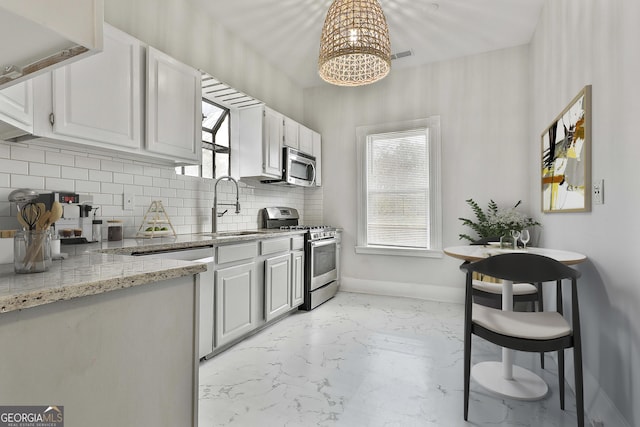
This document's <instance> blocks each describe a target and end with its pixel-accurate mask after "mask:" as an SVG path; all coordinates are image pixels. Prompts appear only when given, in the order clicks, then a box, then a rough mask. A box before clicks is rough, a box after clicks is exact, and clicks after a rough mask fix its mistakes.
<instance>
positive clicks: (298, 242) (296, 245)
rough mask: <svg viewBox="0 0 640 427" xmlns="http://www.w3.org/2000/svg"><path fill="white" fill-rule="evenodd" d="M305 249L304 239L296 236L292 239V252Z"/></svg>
mask: <svg viewBox="0 0 640 427" xmlns="http://www.w3.org/2000/svg"><path fill="white" fill-rule="evenodd" d="M297 249H304V237H302V236H296V237H292V238H291V250H292V251H295V250H297Z"/></svg>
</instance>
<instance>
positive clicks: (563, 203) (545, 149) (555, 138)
mask: <svg viewBox="0 0 640 427" xmlns="http://www.w3.org/2000/svg"><path fill="white" fill-rule="evenodd" d="M590 153H591V86H585V87H584V88H583V89H582V90H581V91H580V93H579V94H578V95H577V96H576V97H575V98H574V99H573V100H572V101H571V103H569V106H567V108H565V109H564V110H563V111H562V112H561V113H560V115H559V116H558V117H557V118H556V119H555V120H554V121H553V123H551V125H550V126H549V127H548V128H547V129H545V131H544V132H543V133H542V211H543V212H588V211H590V210H591V191H590V189H591V155H590Z"/></svg>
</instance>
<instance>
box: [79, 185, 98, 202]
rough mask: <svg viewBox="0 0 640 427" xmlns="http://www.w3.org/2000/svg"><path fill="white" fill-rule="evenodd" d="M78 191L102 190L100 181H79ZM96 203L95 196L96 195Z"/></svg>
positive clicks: (95, 191) (85, 192)
mask: <svg viewBox="0 0 640 427" xmlns="http://www.w3.org/2000/svg"><path fill="white" fill-rule="evenodd" d="M76 192H78V193H82V194H95V193H99V192H100V183H99V182H94V181H77V180H76ZM94 203H95V196H94Z"/></svg>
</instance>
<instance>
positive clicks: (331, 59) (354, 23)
mask: <svg viewBox="0 0 640 427" xmlns="http://www.w3.org/2000/svg"><path fill="white" fill-rule="evenodd" d="M389 70H391V42H390V41H389V27H388V26H387V20H386V19H385V17H384V13H383V12H382V8H381V7H380V4H379V3H378V1H377V0H334V2H333V3H332V4H331V6H330V7H329V11H328V12H327V17H326V18H325V21H324V26H323V27H322V37H321V39H320V58H319V60H318V73H319V74H320V77H322V79H323V80H325V81H327V82H329V83H332V84H335V85H338V86H361V85H366V84H369V83H373V82H376V81H378V80H380V79H382V78H384V77H385V76H386V75H387V74H389Z"/></svg>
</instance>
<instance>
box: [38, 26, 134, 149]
mask: <svg viewBox="0 0 640 427" xmlns="http://www.w3.org/2000/svg"><path fill="white" fill-rule="evenodd" d="M142 49H143V47H142V45H141V43H140V41H139V40H137V39H135V38H133V37H131V36H130V35H128V34H126V33H124V32H122V31H120V30H117V29H115V28H113V27H110V26H108V25H105V33H104V50H103V52H101V53H100V54H98V55H94V56H92V57H89V58H85V59H83V60H82V61H78V62H76V63H74V64H71V65H68V66H66V67H62V68H60V69H58V70H55V71H54V72H53V81H52V90H53V125H52V126H43V129H42V132H41V133H42V134H44V136H50V137H55V138H58V139H65V140H67V141H72V142H86V143H89V142H91V141H93V142H97V143H99V144H97V145H96V146H98V147H101V146H102V144H109V145H114V146H119V147H128V148H133V149H140V148H141V147H142V111H143V110H142V102H143V99H142V87H141V81H142V71H141V66H142Z"/></svg>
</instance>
